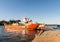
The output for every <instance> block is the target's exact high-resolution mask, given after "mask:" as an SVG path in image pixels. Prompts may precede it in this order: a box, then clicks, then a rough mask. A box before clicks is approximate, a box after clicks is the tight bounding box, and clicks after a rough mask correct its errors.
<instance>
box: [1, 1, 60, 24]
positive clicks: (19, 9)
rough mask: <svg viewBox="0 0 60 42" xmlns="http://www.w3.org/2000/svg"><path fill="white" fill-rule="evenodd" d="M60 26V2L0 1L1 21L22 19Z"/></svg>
mask: <svg viewBox="0 0 60 42" xmlns="http://www.w3.org/2000/svg"><path fill="white" fill-rule="evenodd" d="M23 17H28V18H30V19H32V20H33V21H35V22H36V21H37V22H41V23H48V24H60V0H0V20H10V19H14V20H17V19H20V20H21V19H22V18H23Z"/></svg>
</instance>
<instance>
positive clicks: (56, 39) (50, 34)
mask: <svg viewBox="0 0 60 42" xmlns="http://www.w3.org/2000/svg"><path fill="white" fill-rule="evenodd" d="M32 42H60V30H49V31H45V32H44V33H42V34H41V35H37V36H36V37H35V38H34V40H32Z"/></svg>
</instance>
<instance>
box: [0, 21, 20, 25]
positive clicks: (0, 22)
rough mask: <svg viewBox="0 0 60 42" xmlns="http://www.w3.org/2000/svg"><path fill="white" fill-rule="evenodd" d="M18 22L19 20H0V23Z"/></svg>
mask: <svg viewBox="0 0 60 42" xmlns="http://www.w3.org/2000/svg"><path fill="white" fill-rule="evenodd" d="M19 22H21V20H9V21H5V20H2V21H0V25H4V24H12V23H19Z"/></svg>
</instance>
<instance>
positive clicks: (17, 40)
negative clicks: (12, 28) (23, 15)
mask: <svg viewBox="0 0 60 42" xmlns="http://www.w3.org/2000/svg"><path fill="white" fill-rule="evenodd" d="M36 33H37V32H36V31H33V30H26V32H25V31H23V32H19V33H12V32H6V31H5V29H4V26H0V42H31V41H32V40H33V39H34V37H35V34H36Z"/></svg>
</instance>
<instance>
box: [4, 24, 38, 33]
mask: <svg viewBox="0 0 60 42" xmlns="http://www.w3.org/2000/svg"><path fill="white" fill-rule="evenodd" d="M37 26H38V24H30V25H27V26H20V25H5V26H4V28H5V31H12V32H14V31H15V32H16V31H21V30H25V29H29V30H34V29H36V28H37Z"/></svg>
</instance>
